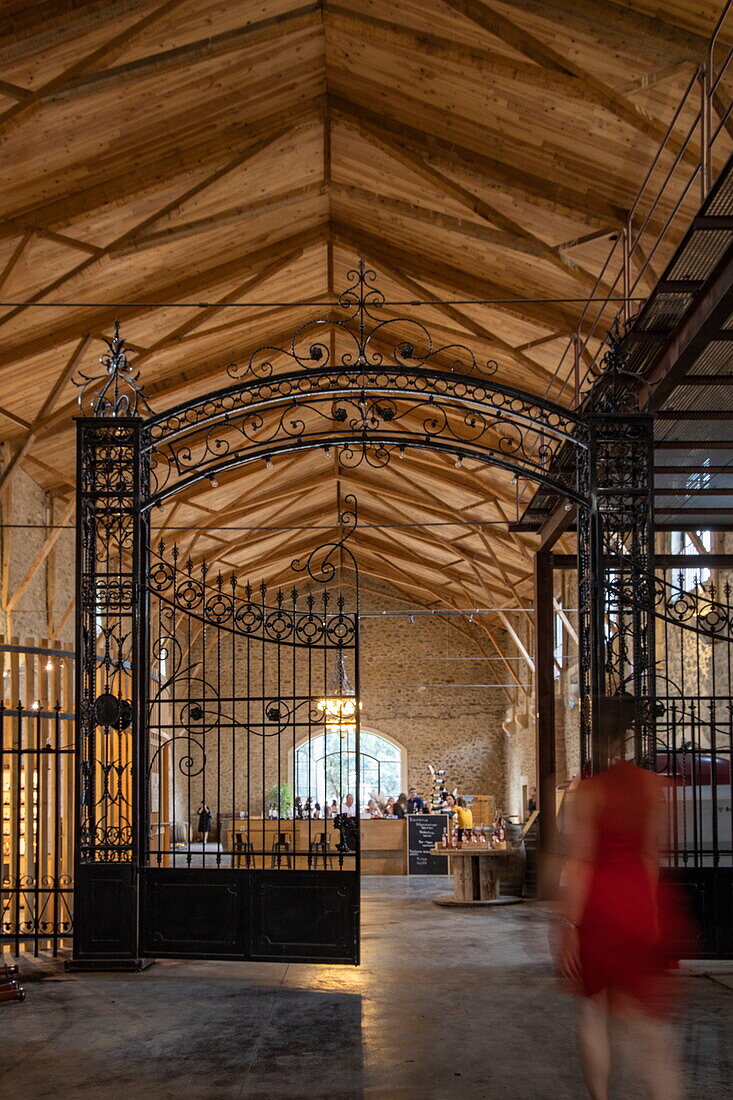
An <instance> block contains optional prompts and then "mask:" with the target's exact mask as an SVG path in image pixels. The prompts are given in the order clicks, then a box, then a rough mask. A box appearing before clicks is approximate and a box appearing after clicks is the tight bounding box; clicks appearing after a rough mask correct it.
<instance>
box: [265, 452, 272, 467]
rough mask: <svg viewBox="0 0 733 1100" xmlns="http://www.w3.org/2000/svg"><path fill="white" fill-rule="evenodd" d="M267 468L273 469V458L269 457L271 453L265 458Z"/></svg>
mask: <svg viewBox="0 0 733 1100" xmlns="http://www.w3.org/2000/svg"><path fill="white" fill-rule="evenodd" d="M265 469H267V470H271V469H272V459H271V458H270V457H269V455H268V457H267V458H266V459H265Z"/></svg>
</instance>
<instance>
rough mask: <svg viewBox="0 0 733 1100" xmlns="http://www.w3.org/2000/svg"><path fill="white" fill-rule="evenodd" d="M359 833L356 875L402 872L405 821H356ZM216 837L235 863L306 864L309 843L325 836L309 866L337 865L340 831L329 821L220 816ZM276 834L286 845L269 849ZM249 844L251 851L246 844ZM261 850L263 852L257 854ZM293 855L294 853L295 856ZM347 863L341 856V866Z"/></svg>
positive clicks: (366, 819) (275, 838)
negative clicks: (358, 863)
mask: <svg viewBox="0 0 733 1100" xmlns="http://www.w3.org/2000/svg"><path fill="white" fill-rule="evenodd" d="M359 825H360V833H361V873H362V874H363V875H404V874H406V873H407V830H406V822H405V821H404V820H402V821H400V820H399V819H397V818H394V819H393V818H386V819H383V820H380V819H376V820H374V819H371V818H362V819H361V820H360V822H359ZM221 829H222V839H223V840H224V844H225V846H226V848H227V849H228V850H230V851H233V852H234V866H235V867H248V866H249V867H252V868H261V867H266V868H267V867H277V866H278V861H279V866H281V867H288V866H290V867H293V868H294V869H300V868H303V869H307V868H308V865H309V864H308V852H309V848H310V846H311V844H313V843H314V842H318V841H319V840H320V838H321V836H322V835H323V834H324V833H325V834H326V843H327V844H328V845H329V848H328V850H327V851H325V852H324V851H323V849H322V848H315V849H313V850H312V852H311V854H312V859H313V862H311V866H315V867H320V868H323V867H325V868H326V869H328V868H329V867H330V866H331V867H333V868H334V869H336V868H338V855H339V853H338V849H337V845H338V843H339V841H340V840H341V834H340V832H339V831H338V829H335V828H334V825H333V821H332V819H330V818H329V819H328V820H327V821H324V820H322V819H321V820H311V821H293V820H280V821H276V820H270V819H266V820H264V821H263V819H262V818H250V820H249V821H247V820H243V819H239V818H235V819H234V821H232V819H231V818H229V819H228V820H222V822H221ZM280 834H283V835H284V837H285V841H286V843H287V844H288V845H289V847H290V852H288V851H287V849H281V850H280V851H278V850H276V849H275V847H274V846H275V844H276V843H277V841H278V837H279V836H280ZM247 841H249V843H250V844H251V845H252V851H249V850H248V849H247V847H246V843H247ZM262 853H264V855H263V854H262ZM295 853H297V854H295ZM351 863H352V859H351V858H347V859H346V860H345V862H344V866H346V867H348V866H349V865H350V864H351Z"/></svg>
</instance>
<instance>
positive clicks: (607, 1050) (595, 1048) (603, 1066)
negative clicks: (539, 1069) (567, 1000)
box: [578, 993, 611, 1100]
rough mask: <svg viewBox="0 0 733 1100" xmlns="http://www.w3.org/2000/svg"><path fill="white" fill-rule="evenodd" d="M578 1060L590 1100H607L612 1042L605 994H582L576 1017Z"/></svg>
mask: <svg viewBox="0 0 733 1100" xmlns="http://www.w3.org/2000/svg"><path fill="white" fill-rule="evenodd" d="M578 1043H579V1046H580V1062H581V1065H582V1067H583V1076H584V1077H585V1083H586V1085H587V1086H588V1092H589V1093H590V1094H591V1096H592V1097H593V1100H607V1097H608V1078H609V1075H610V1072H611V1043H610V1039H609V1035H608V1004H607V1001H606V995H605V993H601V994H598V995H597V996H595V997H583V999H582V1001H581V1003H580V1017H579V1020H578Z"/></svg>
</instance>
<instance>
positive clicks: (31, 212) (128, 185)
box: [0, 94, 324, 239]
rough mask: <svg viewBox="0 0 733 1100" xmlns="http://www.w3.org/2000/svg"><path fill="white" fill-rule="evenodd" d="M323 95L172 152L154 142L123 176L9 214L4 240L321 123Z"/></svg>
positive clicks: (1, 226)
mask: <svg viewBox="0 0 733 1100" xmlns="http://www.w3.org/2000/svg"><path fill="white" fill-rule="evenodd" d="M323 102H324V100H323V95H322V94H319V95H318V96H315V97H313V98H311V99H306V100H304V101H302V102H299V103H296V104H292V105H289V106H287V107H283V108H280V109H279V110H277V111H275V112H273V113H272V114H270V115H267V116H265V117H264V118H261V119H258V120H255V121H254V122H247V123H241V122H238V123H236V124H233V125H228V126H224V125H222V127H221V128H220V129H217V128H216V126H211V127H202V131H203V132H204V133H205V134H206V136H205V137H204V138H203V139H202V140H200V141H196V142H194V143H192V144H186V143H179V144H177V145H175V146H174V147H172V148H171V149H170V150H168V151H164V150H163V149H161V147H160V145H156V144H155V143H151V144H150V149H149V150H148V149H147V148H146V149H145V150H142V151H141V152H140V154H139V156H137V157H136V162H135V165H134V166H132V165H129V164H127V163H125V167H124V170H123V171H122V172H121V174H120V175H117V176H113V175H110V174H108V175H107V176H105V177H104V178H103V179H100V180H99V181H97V182H95V183H92V184H90V185H89V186H88V187H80V188H76V189H75V190H74V192H73V193H71V194H64V195H62V196H60V197H57V198H51V199H46V200H43V201H42V202H38V201H33V202H31V203H29V204H28V205H27V206H25V207H21V208H19V209H16V210H14V211H12V210H9V211H6V212H5V215H4V217H3V218H2V221H0V239H1V238H6V237H12V236H16V235H17V234H19V233H23V232H25V231H26V230H28V229H34V228H38V227H41V226H43V227H51V226H55V225H58V224H59V223H65V224H66V223H70V222H73V221H74V219H75V218H78V217H84V216H86V215H87V214H89V213H90V212H92V211H94V210H98V209H99V208H100V207H104V208H105V209H106V210H110V209H112V208H113V207H116V206H123V205H124V204H126V203H129V202H130V200H131V199H132V198H134V197H136V196H138V195H140V194H144V193H146V192H148V191H150V189H151V184H152V183H155V184H156V185H158V186H163V185H165V184H168V183H170V182H171V181H173V180H176V179H178V178H179V177H181V176H185V175H186V174H190V173H192V172H197V171H200V170H201V169H202V168H204V167H206V166H207V165H211V164H215V163H217V162H218V163H221V160H222V158H223V157H224V156H225V155H227V154H228V153H230V152H231V150H232V149H239V150H242V151H244V148H245V147H247V146H249V147H250V148H251V147H253V146H255V145H256V144H257V143H259V142H260V141H261V140H262V139H263V138H267V137H272V135H273V134H274V133H275V132H280V133H281V132H291V133H292V132H293V131H294V130H295V129H296V128H298V127H300V126H301V125H303V126H305V125H308V124H309V123H313V122H314V121H316V120H318V119H320V118H321V117H322V114H323Z"/></svg>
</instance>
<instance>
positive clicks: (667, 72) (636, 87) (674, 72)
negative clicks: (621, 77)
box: [616, 58, 695, 95]
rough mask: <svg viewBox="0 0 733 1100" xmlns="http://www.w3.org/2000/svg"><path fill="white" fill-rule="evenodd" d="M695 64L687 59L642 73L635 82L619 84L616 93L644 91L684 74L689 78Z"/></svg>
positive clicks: (624, 93) (628, 81)
mask: <svg viewBox="0 0 733 1100" xmlns="http://www.w3.org/2000/svg"><path fill="white" fill-rule="evenodd" d="M694 64H695V62H694V61H693V60H692V59H691V58H685V59H684V60H683V61H673V62H672V63H671V64H670V65H664V66H663V67H662V68H661V69H656V70H653V71H652V72H648V73H642V75H641V76H637V77H635V78H634V79H633V80H627V81H625V82H624V83H623V84H619V85H618V86H617V88H616V91H617V92H619V93H620V94H621V95H629V94H633V93H634V92H641V91H644V89H645V88H652V87H653V86H654V85H655V84H659V83H661V81H663V80H669V79H670V78H671V77H675V76H681V75H682V74H684V73H686V74H687V75H688V76H689V75H690V73H691V72H692V68H693V66H694Z"/></svg>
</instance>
